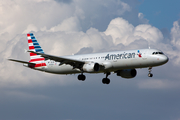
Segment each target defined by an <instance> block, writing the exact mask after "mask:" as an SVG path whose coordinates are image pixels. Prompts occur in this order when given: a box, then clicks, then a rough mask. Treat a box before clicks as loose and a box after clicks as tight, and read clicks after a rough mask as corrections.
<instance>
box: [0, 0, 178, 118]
mask: <svg viewBox="0 0 180 120" xmlns="http://www.w3.org/2000/svg"><path fill="white" fill-rule="evenodd" d="M130 2H131V3H130ZM136 2H137V1H131V0H128V1H125V2H123V1H121V0H111V1H108V0H92V1H84V0H68V1H64V0H56V1H55V0H33V1H32V0H26V1H22V0H14V1H12V0H6V1H1V3H0V16H3V17H2V18H1V19H0V41H1V44H0V55H1V56H3V57H1V58H0V89H1V92H0V96H1V100H3V101H2V102H1V106H3V107H1V109H0V110H1V111H2V113H4V114H2V115H3V116H0V118H6V119H8V116H9V113H11V114H12V116H10V117H12V118H9V119H14V118H20V119H21V118H22V119H23V118H25V119H27V116H28V117H31V118H32V119H34V118H35V117H34V116H36V118H39V119H49V118H50V116H54V119H57V118H62V119H69V118H70V119H71V118H72V119H78V118H81V119H86V118H89V119H91V118H92V119H97V118H99V119H108V118H109V119H111V118H112V116H116V117H115V118H117V119H119V118H122V119H123V118H129V119H134V116H137V118H139V119H142V118H143V119H147V116H148V119H152V114H153V115H154V113H152V111H153V110H155V111H153V112H156V114H155V115H158V116H161V115H164V116H165V117H162V119H164V118H167V116H169V115H175V114H176V113H177V112H176V111H172V110H174V108H177V106H178V105H179V104H178V105H176V104H177V103H178V102H177V101H179V98H178V97H177V96H178V91H179V84H180V83H179V78H180V75H179V69H180V64H179V63H180V56H179V38H180V36H179V34H178V33H179V32H180V31H179V25H180V24H179V20H178V21H175V22H174V24H173V27H172V29H171V32H170V33H169V34H168V38H166V36H165V35H164V34H165V33H162V32H161V30H159V29H158V28H156V27H155V26H152V25H150V24H148V20H147V19H146V18H145V17H144V15H143V13H139V11H137V10H136V9H135V7H133V6H132V5H134V6H135V5H136ZM132 3H133V4H132ZM27 32H33V33H34V34H35V36H36V38H37V40H38V42H39V43H40V45H41V46H42V48H43V50H44V51H45V53H48V54H53V55H57V56H61V55H72V54H85V53H95V52H105V51H115V50H129V49H140V48H148V47H149V46H150V47H151V48H157V49H160V50H162V51H163V52H164V53H165V54H166V55H168V57H169V58H170V61H169V62H168V63H167V64H166V65H164V66H161V67H157V68H153V71H152V72H153V73H154V78H152V79H150V78H148V77H147V74H148V70H147V69H138V70H137V71H138V75H137V77H136V78H134V79H132V80H127V81H126V80H125V79H122V78H121V77H118V76H116V74H111V75H110V76H109V78H110V79H111V84H110V85H108V86H104V85H103V84H102V83H101V80H102V78H103V77H105V75H104V74H93V75H92V74H85V75H86V76H87V80H86V81H85V82H80V81H78V80H77V78H76V77H77V75H67V76H66V75H54V74H49V73H44V72H39V71H34V70H31V69H29V68H26V67H23V66H22V64H19V63H14V62H10V61H8V60H7V58H14V59H21V60H25V61H28V60H29V54H28V53H24V49H28V45H27V38H26V33H27ZM92 86H93V89H92ZM117 91H119V92H117ZM112 98H115V99H112ZM154 98H156V99H154ZM170 99H173V100H177V101H173V103H174V104H172V100H170ZM31 100H32V101H31ZM34 101H35V102H34ZM23 102H24V103H23ZM87 103H88V104H87ZM150 103H151V104H150ZM149 104H150V105H149ZM104 105H106V106H107V107H108V109H106V108H105V107H104ZM32 106H33V107H32ZM144 106H145V107H144ZM154 106H155V107H154ZM162 106H164V107H162ZM178 107H179V106H178ZM3 108H7V109H3ZM27 108H28V110H27ZM146 108H148V110H146ZM154 108H156V109H154ZM164 108H168V109H164ZM77 109H78V111H77ZM94 110H95V111H94ZM29 111H33V112H34V113H33V112H32V113H31V114H28V113H30V112H29ZM57 111H59V112H57ZM92 111H94V112H93V113H92ZM99 111H101V112H100V113H99ZM109 111H113V112H109ZM114 111H115V112H114ZM138 111H140V112H138ZM159 111H161V112H159ZM177 111H178V110H177ZM7 113H8V114H7ZM22 113H24V114H23V115H24V116H18V117H17V115H18V114H21V115H22ZM37 113H38V115H37ZM59 113H61V114H59ZM62 113H63V114H62ZM80 113H81V114H82V113H83V115H81V116H79V114H80ZM97 113H98V115H97ZM129 113H131V115H132V116H129ZM157 113H158V114H157ZM164 113H168V114H164ZM70 114H71V115H70ZM92 114H93V116H92ZM142 114H143V115H145V116H146V117H144V116H142ZM44 115H45V117H46V118H43V117H42V116H44ZM104 115H105V116H104ZM32 116H33V117H32ZM67 116H68V117H67ZM69 116H70V117H69ZM127 116H128V117H127ZM177 116H178V118H179V115H177ZM155 118H156V119H157V118H158V117H157V116H153V119H155ZM175 118H177V117H175Z"/></svg>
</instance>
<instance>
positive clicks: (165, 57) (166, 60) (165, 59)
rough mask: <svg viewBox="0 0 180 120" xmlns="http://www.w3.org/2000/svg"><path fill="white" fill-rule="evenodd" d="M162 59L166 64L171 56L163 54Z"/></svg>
mask: <svg viewBox="0 0 180 120" xmlns="http://www.w3.org/2000/svg"><path fill="white" fill-rule="evenodd" d="M160 61H161V62H162V63H163V64H165V63H167V62H168V61H169V58H168V57H167V56H165V55H163V56H162V57H161V58H160Z"/></svg>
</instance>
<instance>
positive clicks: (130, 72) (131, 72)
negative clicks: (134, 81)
mask: <svg viewBox="0 0 180 120" xmlns="http://www.w3.org/2000/svg"><path fill="white" fill-rule="evenodd" d="M136 74H137V71H136V69H125V70H119V71H118V72H117V76H121V77H122V78H134V77H135V76H136Z"/></svg>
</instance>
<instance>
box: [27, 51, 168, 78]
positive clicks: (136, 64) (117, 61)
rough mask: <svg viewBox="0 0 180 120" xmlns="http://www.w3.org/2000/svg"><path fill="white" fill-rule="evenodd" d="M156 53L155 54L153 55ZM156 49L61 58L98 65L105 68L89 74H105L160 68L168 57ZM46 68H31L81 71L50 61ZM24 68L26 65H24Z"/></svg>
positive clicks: (61, 71) (63, 71)
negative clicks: (124, 70)
mask: <svg viewBox="0 0 180 120" xmlns="http://www.w3.org/2000/svg"><path fill="white" fill-rule="evenodd" d="M153 53H157V54H153ZM158 53H162V52H161V51H160V50H157V49H140V50H128V51H114V52H104V53H94V54H82V55H71V56H63V57H65V58H71V59H77V60H82V61H85V62H87V63H89V62H93V63H98V64H100V65H102V66H106V68H102V69H100V70H99V71H98V72H90V73H106V72H114V71H117V70H123V69H135V68H146V67H155V66H160V65H163V64H165V63H167V62H168V57H167V56H166V55H164V54H158ZM45 63H46V66H44V67H39V68H33V69H36V70H40V71H44V72H49V73H54V74H75V73H81V72H82V71H81V70H79V69H77V68H75V69H73V67H72V66H71V65H67V64H62V65H61V64H60V62H55V61H52V60H46V61H45ZM25 66H26V65H25Z"/></svg>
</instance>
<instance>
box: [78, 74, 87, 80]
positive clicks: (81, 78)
mask: <svg viewBox="0 0 180 120" xmlns="http://www.w3.org/2000/svg"><path fill="white" fill-rule="evenodd" d="M85 79H86V76H85V75H83V73H81V74H80V75H78V80H81V81H84V80H85Z"/></svg>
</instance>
